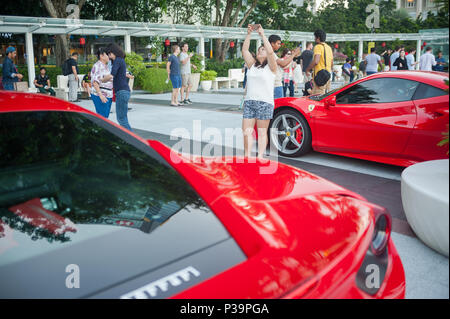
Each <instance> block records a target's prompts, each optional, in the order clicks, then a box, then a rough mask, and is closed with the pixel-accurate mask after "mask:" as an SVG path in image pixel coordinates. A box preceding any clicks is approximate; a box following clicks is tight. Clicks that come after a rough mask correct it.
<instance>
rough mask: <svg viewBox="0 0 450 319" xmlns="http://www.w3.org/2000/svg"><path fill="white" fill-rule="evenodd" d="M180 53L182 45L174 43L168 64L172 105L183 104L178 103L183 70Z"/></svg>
mask: <svg viewBox="0 0 450 319" xmlns="http://www.w3.org/2000/svg"><path fill="white" fill-rule="evenodd" d="M179 54H180V46H179V45H178V44H174V45H172V55H171V56H170V57H169V61H168V62H167V64H166V69H167V76H168V79H167V80H170V81H171V82H172V101H171V102H170V105H171V106H182V105H183V104H181V103H178V91H179V90H180V88H181V85H182V83H181V70H180V60H179V59H178V55H179Z"/></svg>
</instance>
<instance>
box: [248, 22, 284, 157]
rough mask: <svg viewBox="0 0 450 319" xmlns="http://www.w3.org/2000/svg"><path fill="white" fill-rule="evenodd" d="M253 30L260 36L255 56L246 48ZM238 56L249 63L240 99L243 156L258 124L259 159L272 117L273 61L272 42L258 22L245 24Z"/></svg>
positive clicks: (274, 60)
mask: <svg viewBox="0 0 450 319" xmlns="http://www.w3.org/2000/svg"><path fill="white" fill-rule="evenodd" d="M253 31H257V32H258V34H259V35H260V36H261V38H262V40H263V43H264V45H262V46H261V47H259V48H258V51H257V54H256V58H254V57H253V56H252V54H251V53H250V52H249V50H248V49H249V47H250V37H251V33H252V32H253ZM242 56H243V57H244V60H245V63H246V64H247V66H248V67H249V70H248V71H247V94H246V96H245V99H244V118H243V120H242V130H243V132H244V156H245V157H249V156H250V155H251V150H252V143H253V128H254V127H255V123H256V126H257V128H258V158H260V159H262V158H263V156H264V152H265V150H266V147H267V141H268V139H267V130H268V127H269V123H270V120H271V119H272V117H273V109H274V100H273V90H274V81H275V74H276V72H277V62H276V57H275V53H274V52H273V49H272V46H271V45H270V43H269V41H268V40H267V38H266V37H265V35H264V30H263V28H262V27H261V25H259V24H258V25H251V24H249V25H248V28H247V37H246V38H245V41H244V44H243V46H242Z"/></svg>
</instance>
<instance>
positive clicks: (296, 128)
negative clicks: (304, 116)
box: [292, 124, 302, 131]
mask: <svg viewBox="0 0 450 319" xmlns="http://www.w3.org/2000/svg"><path fill="white" fill-rule="evenodd" d="M300 127H302V125H301V124H298V125H297V126H296V127H294V128H293V129H292V131H297V130H298V129H299V128H300Z"/></svg>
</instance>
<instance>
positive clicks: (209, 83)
mask: <svg viewBox="0 0 450 319" xmlns="http://www.w3.org/2000/svg"><path fill="white" fill-rule="evenodd" d="M200 86H201V88H202V90H203V91H209V90H211V86H212V81H201V82H200Z"/></svg>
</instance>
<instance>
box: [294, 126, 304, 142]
mask: <svg viewBox="0 0 450 319" xmlns="http://www.w3.org/2000/svg"><path fill="white" fill-rule="evenodd" d="M299 124H300V123H297V124H295V126H297V125H299ZM295 139H296V140H297V142H298V143H299V144H301V143H302V140H303V131H302V128H301V126H300V127H299V128H298V129H297V130H296V131H295Z"/></svg>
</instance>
